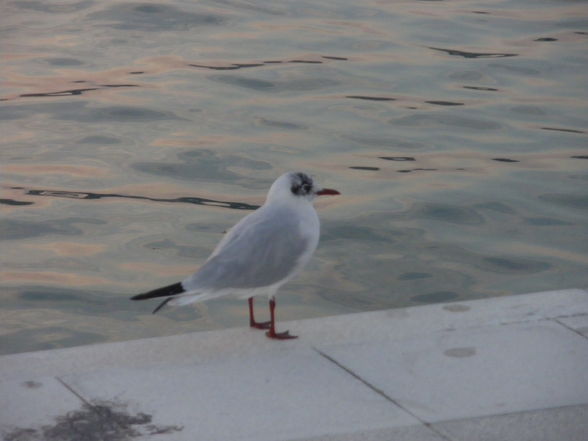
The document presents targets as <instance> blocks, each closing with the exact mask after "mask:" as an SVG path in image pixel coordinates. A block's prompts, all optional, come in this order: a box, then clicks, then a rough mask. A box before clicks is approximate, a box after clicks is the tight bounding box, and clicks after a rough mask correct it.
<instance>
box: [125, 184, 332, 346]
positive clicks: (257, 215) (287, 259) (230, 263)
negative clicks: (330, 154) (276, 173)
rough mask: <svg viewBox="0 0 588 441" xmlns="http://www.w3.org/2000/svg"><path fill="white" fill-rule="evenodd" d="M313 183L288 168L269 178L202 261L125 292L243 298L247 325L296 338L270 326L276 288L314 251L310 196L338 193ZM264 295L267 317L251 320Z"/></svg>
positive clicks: (178, 298) (178, 300)
mask: <svg viewBox="0 0 588 441" xmlns="http://www.w3.org/2000/svg"><path fill="white" fill-rule="evenodd" d="M338 194H340V193H339V192H338V191H337V190H333V189H331V188H319V187H317V186H316V185H315V183H314V181H313V180H312V178H311V177H310V176H308V175H307V174H305V173H301V172H288V173H285V174H283V175H282V176H280V177H279V178H278V179H276V180H275V181H274V183H273V184H272V186H271V187H270V189H269V191H268V193H267V197H266V200H265V203H264V204H263V205H262V206H261V207H259V208H258V209H257V210H255V211H254V212H253V213H250V214H248V215H247V216H245V217H244V218H243V219H241V220H240V221H239V222H238V223H237V224H236V225H235V226H234V227H233V228H231V229H230V230H229V231H228V232H227V233H226V234H225V236H224V237H223V238H222V239H221V241H220V242H219V243H218V245H217V246H216V248H215V249H214V251H213V252H212V254H211V255H210V257H209V258H208V259H207V260H206V262H205V263H204V264H203V265H202V267H200V269H199V270H198V271H196V272H195V273H194V274H192V275H191V276H189V277H187V278H185V279H184V280H182V281H181V282H177V283H174V284H172V285H168V286H164V287H162V288H157V289H154V290H152V291H149V292H146V293H143V294H138V295H136V296H134V297H131V299H132V300H146V299H152V298H157V297H166V299H165V300H164V301H163V302H161V303H160V304H159V306H158V307H157V308H155V310H154V311H153V314H155V313H156V312H157V311H159V310H160V309H161V308H163V307H164V306H165V305H167V304H169V305H172V306H181V305H188V304H190V303H194V302H201V301H204V300H208V299H213V298H217V297H222V296H227V295H230V296H233V297H237V298H243V299H245V298H246V299H248V303H249V326H250V327H251V328H255V329H266V330H267V331H266V335H267V336H268V337H269V338H272V339H278V340H285V339H291V338H297V336H295V335H291V334H290V332H289V331H285V332H276V319H275V310H276V300H275V294H276V293H277V291H278V289H279V288H280V287H281V286H282V285H284V284H285V283H286V282H288V281H289V280H290V279H292V278H293V277H294V276H295V275H296V274H298V273H299V272H300V271H301V270H302V268H303V267H304V266H305V265H306V264H307V263H308V261H309V260H310V258H311V256H312V254H313V253H314V251H315V249H316V247H317V244H318V240H319V233H320V222H319V218H318V215H317V213H316V210H315V209H314V206H313V205H312V202H313V200H314V198H315V197H316V196H325V195H338ZM258 295H266V296H268V298H269V311H270V320H269V321H267V322H257V321H256V320H255V316H254V312H253V299H254V297H256V296H258Z"/></svg>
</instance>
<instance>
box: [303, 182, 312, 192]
mask: <svg viewBox="0 0 588 441" xmlns="http://www.w3.org/2000/svg"><path fill="white" fill-rule="evenodd" d="M311 188H312V185H310V184H304V185H303V186H302V189H303V190H304V193H310V189H311Z"/></svg>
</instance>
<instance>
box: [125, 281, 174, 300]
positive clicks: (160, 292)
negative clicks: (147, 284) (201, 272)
mask: <svg viewBox="0 0 588 441" xmlns="http://www.w3.org/2000/svg"><path fill="white" fill-rule="evenodd" d="M184 292H186V290H185V289H184V287H183V286H182V283H181V282H178V283H174V284H172V285H168V286H164V287H162V288H157V289H154V290H153V291H149V292H146V293H143V294H137V295H136V296H133V297H131V300H146V299H153V298H155V297H169V296H175V295H178V294H182V293H184Z"/></svg>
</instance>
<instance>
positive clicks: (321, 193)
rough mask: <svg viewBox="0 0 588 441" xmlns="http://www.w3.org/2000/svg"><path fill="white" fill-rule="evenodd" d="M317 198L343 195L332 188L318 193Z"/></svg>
mask: <svg viewBox="0 0 588 441" xmlns="http://www.w3.org/2000/svg"><path fill="white" fill-rule="evenodd" d="M316 194H317V196H327V195H333V196H334V195H336V194H341V193H339V192H338V191H337V190H333V189H332V188H323V189H322V190H319V191H317V192H316Z"/></svg>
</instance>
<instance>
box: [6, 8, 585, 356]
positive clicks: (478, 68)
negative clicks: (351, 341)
mask: <svg viewBox="0 0 588 441" xmlns="http://www.w3.org/2000/svg"><path fill="white" fill-rule="evenodd" d="M587 40H588V14H587V13H586V8H585V6H584V3H582V2H575V1H538V2H533V4H530V3H529V2H524V1H522V0H510V1H493V2H485V1H474V0H463V1H462V0H456V1H436V2H431V1H397V2H383V1H378V0H368V1H365V2H361V4H358V3H357V2H351V1H348V0H337V1H335V0H326V1H324V0H321V1H312V2H311V1H305V0H296V1H293V0H278V1H274V2H271V3H268V2H261V1H258V0H250V1H246V0H242V1H241V0H216V1H215V0H203V1H198V2H194V1H183V0H172V1H149V2H147V1H144V2H122V1H95V0H80V1H60V2H46V1H37V0H26V1H25V0H19V1H12V2H6V3H5V5H4V7H3V18H2V20H1V21H0V41H1V42H2V45H1V46H0V51H1V57H2V60H3V61H2V66H1V68H0V70H1V77H2V79H3V81H2V84H1V85H0V100H1V101H0V131H1V132H0V133H2V137H1V139H0V161H1V173H2V174H1V176H2V187H1V189H0V190H1V194H0V207H1V208H0V209H1V210H2V217H1V218H0V246H1V247H2V252H1V254H0V256H1V257H0V259H1V266H0V293H1V295H0V305H1V309H0V352H2V353H12V352H22V351H29V350H37V349H49V348H55V347H63V346H72V345H79V344H86V343H93V342H104V341H115V340H125V339H132V338H139V337H147V336H158V335H169V334H176V333H182V332H187V331H193V330H204V329H219V328H224V327H229V326H243V325H245V324H246V314H247V310H246V307H245V304H244V303H243V302H242V301H238V300H231V299H222V300H217V301H212V302H208V303H206V304H202V305H199V306H198V307H197V308H195V309H194V308H182V309H175V310H174V309H167V310H165V311H163V312H162V313H160V314H158V315H157V316H152V315H151V314H150V311H151V310H152V308H153V307H154V305H153V304H151V303H149V302H143V303H136V302H130V301H129V300H128V297H129V296H130V295H132V294H135V293H138V292H142V291H144V290H147V289H151V288H154V287H158V286H161V285H164V284H169V283H172V282H176V281H178V280H181V279H182V278H183V277H185V276H186V275H187V274H189V273H191V272H192V271H193V270H194V269H195V268H197V266H198V265H200V264H201V263H202V262H203V261H204V259H205V258H206V257H207V255H208V253H209V252H210V251H211V250H212V248H213V247H214V245H215V244H216V243H217V241H218V240H219V239H220V238H221V237H222V234H223V232H224V231H225V230H226V229H227V228H229V227H230V226H231V225H232V224H234V223H235V222H236V221H238V220H239V219H240V218H241V217H242V216H244V215H245V214H246V213H248V212H250V210H252V209H254V208H255V207H256V206H258V205H259V204H261V203H262V202H263V198H264V194H265V191H266V190H267V188H268V186H269V185H270V184H271V182H272V181H273V180H274V179H275V178H276V177H277V176H278V175H280V174H281V173H283V172H284V171H287V170H304V171H307V172H309V173H311V174H313V175H314V176H315V177H316V178H317V179H318V180H319V181H320V182H321V183H322V184H324V185H325V186H329V187H334V188H337V189H339V190H340V191H341V192H342V193H343V196H341V197H337V198H330V199H328V200H324V201H321V202H319V203H318V204H317V205H318V209H319V212H320V216H321V218H322V239H321V243H320V245H319V249H318V251H317V253H316V256H315V258H314V259H313V261H312V263H311V265H309V267H308V268H307V269H306V271H305V272H304V273H303V274H302V275H301V276H300V277H299V278H297V279H296V280H295V281H293V282H292V283H290V284H288V285H287V286H286V287H284V289H283V290H282V295H281V296H279V298H278V303H279V309H278V311H279V318H280V319H295V318H310V317H318V316H324V315H332V314H341V313H350V312H356V311H368V310H376V309H384V308H394V307H402V306H408V305H420V304H426V303H434V302H442V301H448V300H467V299H475V298H484V297H491V296H503V295H515V294H520V293H525V292H531V291H538V290H549V289H560V288H570V287H580V288H585V287H587V286H588V272H587V271H586V267H587V264H588V253H587V252H588V227H587V217H586V215H587V211H588V192H587V191H586V188H588V149H587V141H588V124H587V122H588V114H587V104H586V103H587V101H586V89H587V88H586V81H585V79H586V74H585V72H586V69H587V65H588V63H587V61H588V60H587V59H588V53H587V51H586V47H588V44H587V43H588V41H587ZM259 305H260V307H262V306H263V302H259ZM262 315H263V313H262V312H261V311H260V316H262ZM301 334H302V335H303V330H301ZM259 337H260V338H262V336H261V335H260V336H259Z"/></svg>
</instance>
